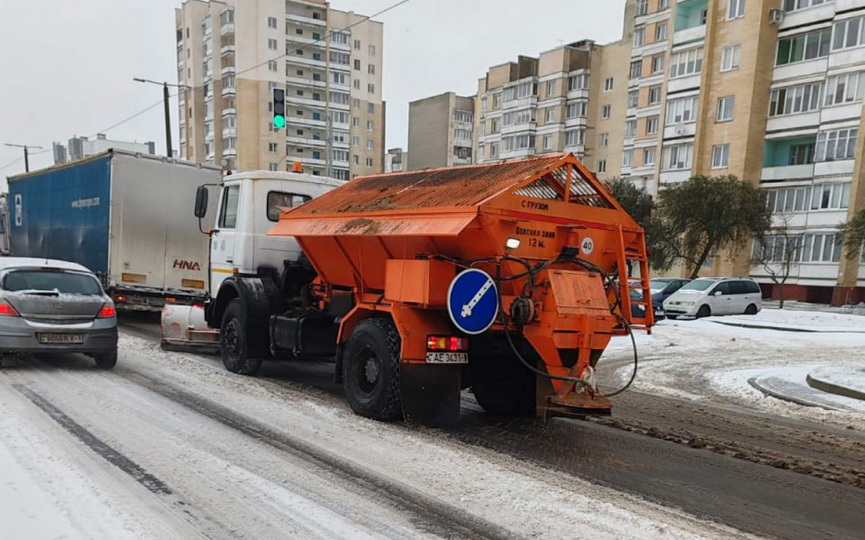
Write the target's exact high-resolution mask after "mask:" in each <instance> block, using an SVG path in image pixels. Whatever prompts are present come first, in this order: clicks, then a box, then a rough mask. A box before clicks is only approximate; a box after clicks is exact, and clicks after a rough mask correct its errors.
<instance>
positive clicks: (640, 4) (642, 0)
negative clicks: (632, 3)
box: [637, 0, 649, 17]
mask: <svg viewBox="0 0 865 540" xmlns="http://www.w3.org/2000/svg"><path fill="white" fill-rule="evenodd" d="M648 13H649V0H637V17H642V16H643V15H647V14H648Z"/></svg>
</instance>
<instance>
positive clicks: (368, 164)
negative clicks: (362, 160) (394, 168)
mask: <svg viewBox="0 0 865 540" xmlns="http://www.w3.org/2000/svg"><path fill="white" fill-rule="evenodd" d="M373 165H374V162H373V160H372V158H371V157H368V158H366V166H367V167H372V166H373Z"/></svg>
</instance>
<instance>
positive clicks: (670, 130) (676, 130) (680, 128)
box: [664, 122, 697, 139]
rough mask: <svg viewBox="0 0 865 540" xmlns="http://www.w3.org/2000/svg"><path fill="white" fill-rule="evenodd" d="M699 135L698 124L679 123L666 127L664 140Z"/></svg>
mask: <svg viewBox="0 0 865 540" xmlns="http://www.w3.org/2000/svg"><path fill="white" fill-rule="evenodd" d="M696 133H697V123H696V122H688V123H684V122H682V123H678V124H672V125H669V126H664V138H665V139H675V138H677V137H693V136H694V135H695V134H696Z"/></svg>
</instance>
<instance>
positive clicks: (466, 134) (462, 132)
mask: <svg viewBox="0 0 865 540" xmlns="http://www.w3.org/2000/svg"><path fill="white" fill-rule="evenodd" d="M454 139H457V140H460V141H471V140H472V130H470V129H465V128H454Z"/></svg>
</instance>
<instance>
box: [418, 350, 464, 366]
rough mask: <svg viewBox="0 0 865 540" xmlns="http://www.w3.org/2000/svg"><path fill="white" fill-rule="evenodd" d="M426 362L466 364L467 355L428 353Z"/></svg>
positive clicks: (462, 353)
mask: <svg viewBox="0 0 865 540" xmlns="http://www.w3.org/2000/svg"><path fill="white" fill-rule="evenodd" d="M426 361H427V363H429V364H468V363H469V353H466V352H428V353H426Z"/></svg>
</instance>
